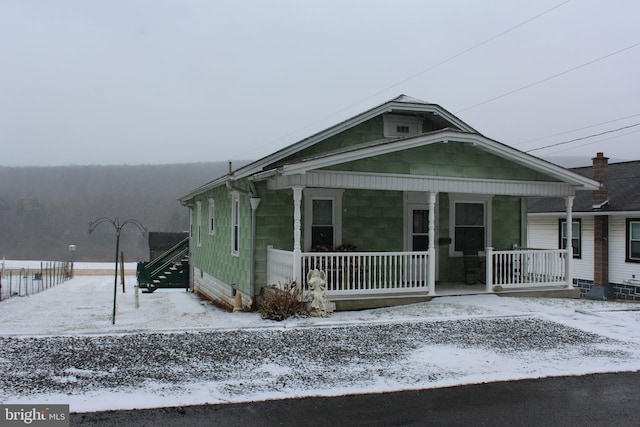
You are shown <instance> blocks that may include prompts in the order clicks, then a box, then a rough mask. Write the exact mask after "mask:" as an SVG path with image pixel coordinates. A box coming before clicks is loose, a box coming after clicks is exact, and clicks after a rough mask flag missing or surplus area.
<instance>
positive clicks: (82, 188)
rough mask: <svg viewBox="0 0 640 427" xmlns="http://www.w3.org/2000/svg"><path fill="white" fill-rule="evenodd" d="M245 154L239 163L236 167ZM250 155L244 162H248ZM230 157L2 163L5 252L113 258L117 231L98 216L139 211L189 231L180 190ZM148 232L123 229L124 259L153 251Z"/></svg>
mask: <svg viewBox="0 0 640 427" xmlns="http://www.w3.org/2000/svg"><path fill="white" fill-rule="evenodd" d="M241 163H242V162H238V163H237V164H236V163H234V168H235V167H237V166H238V165H240V164H241ZM244 163H246V162H244ZM228 167H229V166H228V163H227V162H212V163H193V164H174V165H137V166H65V167H0V257H2V256H4V257H5V258H6V259H16V260H17V259H25V260H31V259H35V260H61V261H65V260H67V259H68V258H69V250H68V248H69V245H72V244H73V245H76V247H77V250H76V252H75V260H76V261H112V260H113V259H114V257H115V242H116V232H115V229H114V227H113V226H112V225H111V224H109V223H105V224H102V225H100V226H99V227H98V228H97V229H96V230H95V231H94V232H93V233H92V234H89V233H88V228H89V227H88V224H89V222H90V221H93V220H95V219H97V218H100V217H108V218H112V219H113V218H116V217H117V218H119V219H120V222H123V221H125V220H127V219H136V220H138V221H140V222H141V223H142V224H144V225H145V226H146V227H147V229H148V230H149V231H186V230H188V227H189V215H188V209H187V208H186V207H183V206H181V205H180V203H179V202H178V201H177V200H176V199H177V198H178V197H180V196H182V195H184V194H186V193H188V192H189V191H190V190H192V189H194V188H196V187H198V186H200V185H203V184H205V183H207V182H209V181H211V180H213V179H215V178H218V177H220V176H222V175H224V174H226V173H227V171H228ZM147 239H148V237H147V235H144V236H143V235H142V234H141V233H140V232H139V231H138V229H137V228H136V227H135V226H133V225H127V226H126V227H125V228H123V230H122V235H121V240H120V242H121V248H122V250H123V251H124V253H125V260H126V261H129V262H130V261H145V260H147V258H148V246H147Z"/></svg>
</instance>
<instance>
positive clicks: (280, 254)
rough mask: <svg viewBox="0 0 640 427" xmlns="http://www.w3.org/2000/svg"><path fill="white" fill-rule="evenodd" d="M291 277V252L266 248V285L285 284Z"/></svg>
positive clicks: (292, 275) (271, 247) (270, 247)
mask: <svg viewBox="0 0 640 427" xmlns="http://www.w3.org/2000/svg"><path fill="white" fill-rule="evenodd" d="M293 277H294V274H293V252H291V251H283V250H281V249H274V248H273V246H267V283H268V284H269V285H275V284H278V283H280V284H285V283H288V282H290V281H292V280H293Z"/></svg>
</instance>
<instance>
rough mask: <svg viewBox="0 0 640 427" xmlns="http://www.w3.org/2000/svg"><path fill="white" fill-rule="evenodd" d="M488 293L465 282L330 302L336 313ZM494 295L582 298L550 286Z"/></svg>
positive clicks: (560, 288)
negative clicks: (426, 291)
mask: <svg viewBox="0 0 640 427" xmlns="http://www.w3.org/2000/svg"><path fill="white" fill-rule="evenodd" d="M486 293H487V287H486V285H484V284H482V283H476V284H473V285H467V284H466V283H463V282H440V283H436V295H429V296H416V295H407V294H404V295H403V294H395V295H386V296H385V297H384V298H377V297H374V298H363V299H357V300H351V299H345V300H341V299H333V298H330V300H331V301H332V302H334V303H335V304H336V308H335V309H336V311H343V310H365V309H370V308H380V307H390V306H396V305H406V304H415V303H419V302H425V301H431V300H432V299H434V298H439V297H452V296H462V295H481V294H486ZM494 295H498V296H509V297H539V298H580V290H579V289H578V288H575V287H574V288H572V289H566V288H564V287H557V286H548V287H535V288H521V289H513V290H504V291H501V292H495V293H494Z"/></svg>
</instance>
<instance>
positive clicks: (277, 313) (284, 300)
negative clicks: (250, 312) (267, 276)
mask: <svg viewBox="0 0 640 427" xmlns="http://www.w3.org/2000/svg"><path fill="white" fill-rule="evenodd" d="M260 297H261V298H260V305H259V307H258V309H259V310H260V315H261V316H262V318H263V319H270V320H278V321H281V320H284V319H287V318H289V317H293V316H298V317H306V316H307V315H308V313H307V303H306V302H304V301H303V300H302V289H300V287H298V286H297V285H296V282H290V283H285V284H284V285H281V284H278V285H271V286H268V287H264V288H262V290H261V291H260Z"/></svg>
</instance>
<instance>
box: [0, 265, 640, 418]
mask: <svg viewBox="0 0 640 427" xmlns="http://www.w3.org/2000/svg"><path fill="white" fill-rule="evenodd" d="M94 268H95V267H94ZM98 268H100V267H98ZM118 282H119V280H118ZM113 286H114V278H113V276H77V277H76V278H74V279H72V280H70V281H68V282H65V283H63V284H61V285H58V286H56V287H54V288H51V289H47V290H45V291H43V292H41V293H38V294H35V295H31V296H28V297H14V298H11V299H9V300H5V301H2V302H0V325H1V326H0V370H1V371H2V373H3V375H2V376H0V403H44V404H46V403H68V404H70V405H71V410H72V411H73V412H83V411H99V410H109V409H131V408H147V407H161V406H176V405H194V404H204V403H226V402H242V401H252V400H265V399H280V398H290V397H302V396H319V395H322V396H335V395H341V394H350V393H379V392H385V391H397V390H407V389H420V388H433V387H446V386H453V385H461V384H471V383H479V382H491V381H500V380H515V379H523V378H539V377H544V376H559V375H582V374H588V373H595V372H613V371H635V370H639V369H640V322H638V320H640V311H638V310H637V308H638V307H640V306H638V305H636V304H633V303H625V302H612V301H587V300H572V299H545V298H511V297H499V296H496V295H475V296H461V297H443V298H436V299H434V300H432V301H430V302H425V303H420V304H411V305H406V306H399V307H393V308H381V309H375V310H363V311H353V312H335V313H333V314H332V315H331V316H330V317H327V318H299V319H288V320H286V321H283V322H275V321H268V320H264V319H262V318H261V317H260V316H259V314H258V313H244V312H243V313H229V312H226V311H223V310H220V309H218V308H217V307H215V306H214V305H212V304H211V303H210V302H208V301H205V300H202V299H200V298H199V297H198V296H197V295H195V294H193V293H189V292H185V291H184V290H179V289H160V290H157V291H156V292H154V293H151V294H145V293H140V295H139V300H140V307H139V308H136V307H135V287H134V286H135V278H134V277H131V276H127V277H126V280H125V286H126V292H124V293H123V292H122V287H121V285H120V284H119V283H118V287H117V292H116V298H117V312H116V323H115V325H113V324H112V317H111V316H112V308H113V292H114V289H113Z"/></svg>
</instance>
